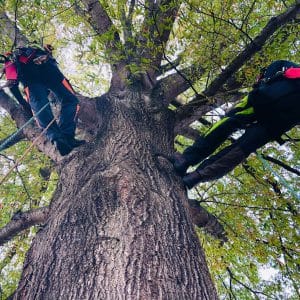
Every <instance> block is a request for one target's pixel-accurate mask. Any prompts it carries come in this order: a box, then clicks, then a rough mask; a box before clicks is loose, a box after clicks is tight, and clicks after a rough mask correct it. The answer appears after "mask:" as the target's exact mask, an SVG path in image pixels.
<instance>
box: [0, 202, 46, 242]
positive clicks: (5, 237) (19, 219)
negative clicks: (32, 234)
mask: <svg viewBox="0 0 300 300" xmlns="http://www.w3.org/2000/svg"><path fill="white" fill-rule="evenodd" d="M48 212H49V208H48V207H43V208H38V209H35V210H31V211H28V212H20V211H19V212H16V213H15V214H14V215H13V217H12V218H11V221H10V222H9V223H8V224H7V225H5V226H4V227H3V228H1V229H0V245H3V244H4V243H6V242H8V241H9V240H11V239H12V238H13V237H14V236H15V235H17V234H18V233H20V232H21V231H23V230H25V229H27V228H29V227H31V226H34V225H37V224H43V223H44V222H45V221H46V220H47V218H48Z"/></svg>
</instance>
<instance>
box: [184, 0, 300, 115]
mask: <svg viewBox="0 0 300 300" xmlns="http://www.w3.org/2000/svg"><path fill="white" fill-rule="evenodd" d="M299 11H300V1H299V0H298V1H297V2H296V5H294V6H292V7H290V8H289V9H288V10H286V11H285V12H284V13H282V14H280V15H278V16H277V17H273V18H271V19H270V20H269V22H268V23H267V25H266V26H265V27H264V28H263V30H262V31H261V32H260V34H259V35H257V36H256V37H255V38H254V40H253V41H252V42H250V43H249V44H248V45H247V46H246V48H245V49H244V51H242V52H241V53H240V54H239V55H238V56H237V57H236V58H235V59H234V60H233V61H232V62H231V63H230V64H229V65H228V66H227V67H226V68H225V69H224V70H223V72H222V73H221V74H220V75H219V76H218V77H217V78H216V79H215V80H213V81H212V83H211V84H210V85H209V86H208V88H207V89H206V90H205V91H204V92H203V96H200V97H196V98H195V99H194V100H193V101H191V102H190V103H188V104H187V105H185V106H184V107H182V108H181V109H180V110H179V111H178V120H179V121H180V120H182V119H184V118H189V117H191V116H192V115H197V116H199V115H200V116H201V113H202V112H201V110H202V108H201V107H199V104H205V103H206V102H207V97H211V96H214V95H215V94H216V93H217V92H218V91H219V90H220V89H221V87H222V86H223V85H224V84H225V83H226V81H227V80H228V79H229V78H230V77H231V76H232V75H233V74H234V73H235V72H236V71H237V70H239V69H240V68H241V67H242V66H243V65H244V64H245V63H246V62H247V61H248V60H249V59H250V58H251V57H252V56H253V55H254V54H255V53H257V52H258V51H260V50H261V49H262V47H263V45H264V44H265V42H266V41H267V40H268V38H269V37H270V36H271V35H272V34H273V33H274V32H275V31H276V30H278V29H279V28H280V27H281V26H283V25H284V24H286V23H287V22H289V21H290V20H291V19H293V18H295V17H296V15H297V13H299Z"/></svg>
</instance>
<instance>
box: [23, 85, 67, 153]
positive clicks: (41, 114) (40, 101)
mask: <svg viewBox="0 0 300 300" xmlns="http://www.w3.org/2000/svg"><path fill="white" fill-rule="evenodd" d="M26 94H27V97H28V99H29V104H30V106H31V108H32V110H33V112H34V115H35V116H36V118H37V123H38V125H39V126H40V127H42V128H46V127H47V126H48V124H49V123H50V122H52V120H53V119H54V116H53V113H52V110H51V107H50V103H49V101H48V90H47V88H46V87H45V86H44V85H43V84H41V83H32V84H30V85H28V86H27V87H26ZM46 136H47V138H48V139H49V140H50V141H51V142H52V143H53V144H54V145H55V146H56V147H57V149H58V151H59V152H60V154H61V155H67V154H68V153H70V152H71V151H72V147H71V146H70V145H69V144H68V143H66V142H65V140H64V137H63V135H62V133H61V131H60V128H59V127H58V125H57V123H56V121H54V123H52V124H51V126H50V127H49V128H48V129H47V131H46Z"/></svg>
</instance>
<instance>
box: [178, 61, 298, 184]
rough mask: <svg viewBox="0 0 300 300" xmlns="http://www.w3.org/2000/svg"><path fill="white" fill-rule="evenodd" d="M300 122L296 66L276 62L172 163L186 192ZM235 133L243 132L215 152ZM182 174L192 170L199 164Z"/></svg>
mask: <svg viewBox="0 0 300 300" xmlns="http://www.w3.org/2000/svg"><path fill="white" fill-rule="evenodd" d="M299 123H300V66H299V65H297V64H295V63H293V62H290V61H286V60H278V61H274V62H273V63H272V64H270V65H269V66H268V67H267V68H266V69H265V70H264V73H263V74H262V76H260V78H259V81H258V82H257V83H256V84H255V85H254V87H253V90H252V91H251V92H250V93H249V94H248V95H247V96H246V97H245V98H244V99H243V100H242V101H241V102H240V103H238V104H237V105H236V106H235V107H234V108H233V109H231V110H230V111H229V112H228V113H227V114H226V115H225V116H224V118H222V119H221V120H220V121H218V122H217V123H216V124H214V125H213V126H212V128H211V129H210V130H209V131H208V132H207V133H206V134H205V135H204V136H199V138H198V139H196V141H195V143H194V144H193V145H192V146H190V147H188V148H187V149H185V151H184V152H183V154H180V153H175V154H174V156H173V157H172V162H173V164H174V168H175V170H176V171H177V173H178V174H179V175H180V176H182V177H183V182H184V183H185V185H186V186H187V187H188V188H192V187H194V186H195V185H196V184H198V183H200V182H206V181H210V180H214V179H218V178H220V177H222V176H224V175H226V174H227V173H228V172H230V171H231V170H232V169H234V168H235V167H236V166H237V165H238V164H239V163H241V162H242V161H243V160H244V159H245V158H247V157H248V156H249V155H250V154H251V153H252V152H255V151H256V150H257V149H258V148H260V147H262V146H263V145H265V144H266V143H268V142H270V141H274V140H277V141H279V142H281V141H282V139H281V135H282V134H284V133H285V132H287V131H288V130H290V129H291V128H293V127H294V126H296V125H297V124H299ZM238 129H245V133H244V134H243V135H242V136H241V137H240V138H238V139H237V140H236V141H235V142H234V143H233V144H231V145H230V146H227V147H225V148H224V149H223V150H221V151H219V152H217V153H216V154H214V155H211V154H213V152H214V151H215V150H216V149H217V148H218V147H219V146H220V145H221V144H223V142H224V141H225V140H226V139H227V138H228V136H229V135H231V134H232V133H233V132H235V131H236V130H238ZM199 163H200V165H199V166H198V167H197V169H196V170H195V171H194V172H191V173H188V174H186V171H187V169H188V168H189V167H190V166H194V165H197V164H199Z"/></svg>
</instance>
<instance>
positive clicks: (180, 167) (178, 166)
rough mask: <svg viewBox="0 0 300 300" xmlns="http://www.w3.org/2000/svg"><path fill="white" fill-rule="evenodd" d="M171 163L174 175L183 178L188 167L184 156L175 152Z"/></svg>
mask: <svg viewBox="0 0 300 300" xmlns="http://www.w3.org/2000/svg"><path fill="white" fill-rule="evenodd" d="M171 161H172V163H173V166H174V169H175V170H176V173H177V174H178V175H179V176H181V177H183V176H184V175H185V173H186V170H187V169H188V167H189V164H188V162H187V161H186V159H185V158H184V156H183V155H182V154H180V153H178V152H176V153H175V154H174V155H173V156H172V158H171Z"/></svg>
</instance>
